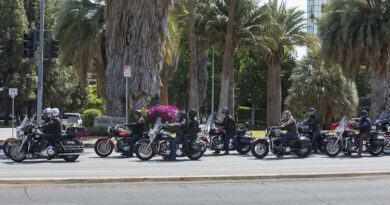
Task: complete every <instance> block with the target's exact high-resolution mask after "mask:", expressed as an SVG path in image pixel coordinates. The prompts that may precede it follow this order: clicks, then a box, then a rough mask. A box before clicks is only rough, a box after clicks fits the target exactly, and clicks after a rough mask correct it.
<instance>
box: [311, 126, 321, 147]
mask: <svg viewBox="0 0 390 205" xmlns="http://www.w3.org/2000/svg"><path fill="white" fill-rule="evenodd" d="M320 134H321V131H320V130H314V131H313V134H312V138H311V144H312V145H313V149H314V151H315V152H317V151H318V143H317V141H318V137H319V136H320Z"/></svg>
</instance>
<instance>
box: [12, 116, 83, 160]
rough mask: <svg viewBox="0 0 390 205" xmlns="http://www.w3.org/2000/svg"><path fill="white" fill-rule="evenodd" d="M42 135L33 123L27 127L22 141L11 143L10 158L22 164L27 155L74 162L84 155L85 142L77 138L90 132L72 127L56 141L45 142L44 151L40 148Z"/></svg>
mask: <svg viewBox="0 0 390 205" xmlns="http://www.w3.org/2000/svg"><path fill="white" fill-rule="evenodd" d="M41 135H42V132H41V131H40V127H38V126H36V125H34V124H32V123H29V124H28V125H26V127H25V130H24V133H23V135H22V136H23V137H22V139H18V140H14V141H12V142H11V143H9V150H8V154H9V158H11V159H12V160H13V161H15V162H22V161H23V160H25V159H26V157H27V155H31V156H32V157H33V158H40V157H50V158H63V159H64V160H65V161H68V162H73V161H76V160H77V159H78V158H79V156H80V155H81V154H84V153H83V152H84V144H83V142H80V141H79V140H77V139H75V138H77V137H83V136H86V135H88V132H87V131H86V129H85V128H79V127H74V126H71V127H69V128H68V129H67V131H66V133H64V134H61V135H60V136H59V137H58V138H57V139H56V140H54V141H50V142H49V141H47V142H45V144H44V146H43V149H41V148H40V141H39V140H40V137H41Z"/></svg>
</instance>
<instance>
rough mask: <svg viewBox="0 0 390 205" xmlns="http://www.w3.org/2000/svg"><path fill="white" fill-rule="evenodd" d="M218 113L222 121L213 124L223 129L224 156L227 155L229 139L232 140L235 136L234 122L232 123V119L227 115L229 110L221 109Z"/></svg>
mask: <svg viewBox="0 0 390 205" xmlns="http://www.w3.org/2000/svg"><path fill="white" fill-rule="evenodd" d="M220 112H221V114H222V117H223V121H222V122H217V121H215V122H214V123H215V124H216V125H218V126H222V127H223V129H224V130H225V134H226V137H225V141H224V144H223V148H224V150H225V153H224V154H225V155H228V154H229V143H230V139H231V138H233V136H234V135H235V134H236V121H234V119H233V117H232V116H231V115H230V114H229V113H230V111H229V108H227V107H224V108H221V110H220Z"/></svg>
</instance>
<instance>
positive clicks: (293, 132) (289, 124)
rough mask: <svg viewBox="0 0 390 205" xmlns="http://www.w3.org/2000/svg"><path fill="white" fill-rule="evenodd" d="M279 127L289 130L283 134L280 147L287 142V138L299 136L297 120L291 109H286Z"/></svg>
mask: <svg viewBox="0 0 390 205" xmlns="http://www.w3.org/2000/svg"><path fill="white" fill-rule="evenodd" d="M279 127H280V128H281V129H282V130H287V133H286V134H283V135H282V142H281V143H280V148H281V147H283V146H284V145H285V144H286V140H290V139H297V138H298V133H297V127H296V121H295V119H294V117H293V116H292V115H291V112H290V111H288V110H286V111H284V112H283V117H282V120H281V124H280V126H279Z"/></svg>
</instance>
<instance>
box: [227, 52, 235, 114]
mask: <svg viewBox="0 0 390 205" xmlns="http://www.w3.org/2000/svg"><path fill="white" fill-rule="evenodd" d="M231 65H232V66H231V70H230V72H229V91H228V108H229V110H230V113H231V115H232V116H233V117H234V66H233V55H232V58H231Z"/></svg>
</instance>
